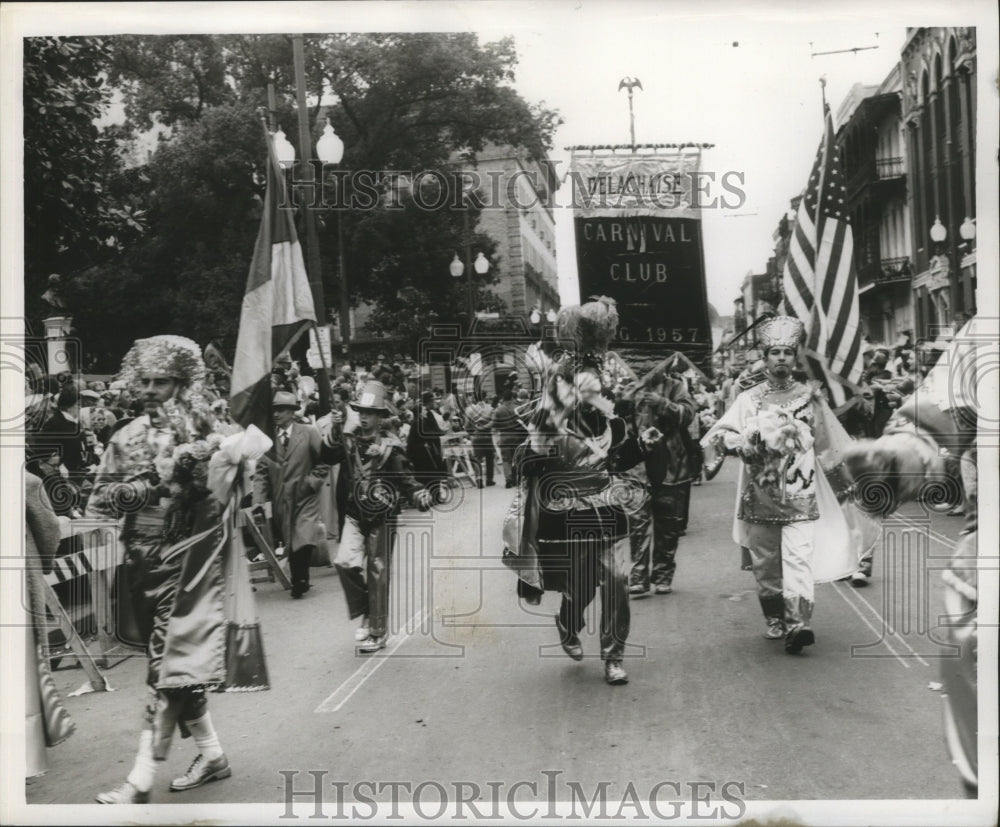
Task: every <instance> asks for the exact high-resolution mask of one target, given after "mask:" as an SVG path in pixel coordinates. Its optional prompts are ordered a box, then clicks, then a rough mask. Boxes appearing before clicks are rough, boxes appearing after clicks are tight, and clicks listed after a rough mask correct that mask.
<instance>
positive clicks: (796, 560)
mask: <svg viewBox="0 0 1000 827" xmlns="http://www.w3.org/2000/svg"><path fill="white" fill-rule="evenodd" d="M758 336H759V338H760V341H761V342H762V346H763V349H764V354H765V355H764V362H765V372H766V380H765V381H764V382H762V383H761V384H759V385H757V386H755V387H753V388H751V389H750V390H747V391H744V392H743V393H741V394H740V395H739V396H738V397H737V399H736V402H735V403H734V404H733V406H732V407H731V408H730V409H729V410H728V411H726V413H725V414H724V415H723V416H722V418H721V419H719V421H718V422H717V423H716V424H715V425H714V426H713V427H712V428H711V430H710V431H709V432H708V434H706V436H705V438H704V440H703V442H704V443H705V444H707V443H709V442H715V443H716V445H717V448H718V447H724V449H726V450H728V451H730V452H733V453H736V454H737V455H738V456H740V458H741V459H742V460H743V467H742V468H741V469H740V470H741V473H740V478H739V483H738V495H737V497H738V499H737V512H736V521H735V527H734V536H733V539H734V540H735V541H736V542H737V543H738V544H739V545H741V546H744V547H746V548H749V550H750V555H751V559H752V565H753V573H754V577H755V578H756V580H757V590H758V597H759V598H760V605H761V609H762V610H763V612H764V617H765V618H766V620H767V631H766V632H765V636H766V637H768V638H769V639H772V640H780V639H782V638H784V640H785V651H787V652H789V653H790V654H796V653H798V652H801V651H802V648H803V647H804V646H809V645H811V644H812V643H814V642H815V639H816V636H815V633H814V631H813V628H812V615H813V606H814V602H815V597H814V586H815V583H817V582H823V581H826V580H839V579H841V578H844V577H847V576H849V575H850V574H851V573H852V572H854V571H856V570H857V567H858V561H859V560H860V559H861V558H862V556H864V554H865V553H866V551H867V550H868V548H869V547H870V546H871V545H873V544H874V542H875V541H876V540H877V538H878V536H879V527H878V525H877V524H875V522H874V521H873V520H872V519H871V518H870V517H868V516H867V515H865V514H862V513H861V512H860V511H858V509H857V508H855V507H853V506H852V505H850V504H845V505H844V506H843V507H841V506H840V505H839V504H838V500H837V494H835V493H834V489H833V488H832V487H831V481H832V483H833V484H834V486H835V487H836V489H837V492H838V493H839V494H840V495H841V496H844V495H846V491H847V488H848V484H847V481H846V471H845V470H844V468H843V464H842V460H843V451H844V450H845V449H846V448H847V447H848V446H849V445H850V444H851V439H850V437H848V436H847V433H846V432H845V431H844V429H843V427H842V426H841V425H840V423H839V422H838V421H837V419H836V417H835V416H834V414H833V412H832V411H831V410H830V407H829V406H828V405H827V403H826V401H825V399H824V397H823V396H822V394H821V393H819V391H818V390H817V389H816V388H813V387H811V386H809V385H805V384H802V383H800V382H797V381H795V380H794V379H793V378H792V370H793V369H794V367H795V365H796V360H797V358H798V354H799V350H800V348H801V345H802V340H803V325H802V323H801V322H800V321H799V320H798V319H794V318H792V317H789V316H776V317H774V318H772V319H769V320H768V321H767V322H765V323H764V324H762V325H761V326H760V328H759V333H758ZM827 475H829V476H830V480H828V479H827Z"/></svg>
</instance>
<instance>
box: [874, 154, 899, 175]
mask: <svg viewBox="0 0 1000 827" xmlns="http://www.w3.org/2000/svg"><path fill="white" fill-rule="evenodd" d="M875 172H876V174H877V175H878V178H879V180H880V181H885V180H887V179H889V178H901V177H902V176H903V175H904V174H905V169H904V167H903V159H902V158H876V159H875Z"/></svg>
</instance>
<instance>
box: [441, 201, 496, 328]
mask: <svg viewBox="0 0 1000 827" xmlns="http://www.w3.org/2000/svg"><path fill="white" fill-rule="evenodd" d="M463 200H464V201H466V204H465V210H464V211H463V213H462V240H463V242H464V244H465V262H464V263H463V262H462V260H461V259H460V258H459V257H458V253H457V252H456V253H455V257H454V258H453V259H452V260H451V264H450V265H448V272H450V273H451V275H452V276H453V277H454V278H456V279H460V278H462V274H463V273H464V274H467V282H466V288H467V292H468V295H467V297H466V300H467V302H468V313H469V330H470V331H471V330H472V326H473V325H474V324H475V321H476V286H475V283H474V282H473V280H472V272H473V270H475V272H476V273H477V274H478V275H480V276H485V275H486V274H487V273H488V272H489V271H490V262H489V259H487V258H486V256H484V255H483V252H482V250H480V251H479V254H478V255H477V256H476V260H475V262H473V261H472V246H471V245H472V239H471V238H470V230H469V206H468V193H467V192H466V193H464V194H463Z"/></svg>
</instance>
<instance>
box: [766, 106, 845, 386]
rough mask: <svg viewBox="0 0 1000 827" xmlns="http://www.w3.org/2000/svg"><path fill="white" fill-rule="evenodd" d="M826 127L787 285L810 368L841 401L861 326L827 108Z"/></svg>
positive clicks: (787, 268) (787, 299)
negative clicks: (801, 324)
mask: <svg viewBox="0 0 1000 827" xmlns="http://www.w3.org/2000/svg"><path fill="white" fill-rule="evenodd" d="M823 126H824V129H823V138H822V140H821V141H820V146H819V150H818V151H817V153H816V160H815V162H814V164H813V168H812V171H811V173H810V175H809V181H808V183H807V185H806V189H805V192H804V194H803V196H802V201H801V202H800V204H799V209H798V212H797V214H796V220H795V229H794V231H793V233H792V239H791V242H790V244H789V250H788V256H787V258H786V262H785V270H784V273H783V278H782V285H783V287H784V291H785V308H786V312H788V313H789V314H790V315H794V316H796V317H797V318H799V319H801V320H802V321H803V322H804V323H805V325H806V347H805V352H804V353H803V362H804V366H805V369H806V372H807V373H808V374H809V376H810V378H813V379H818V380H820V381H822V382H823V383H824V384H825V385H826V386H827V387H828V388H829V390H830V393H831V396H832V397H833V400H834V404H835V405H839V404H841V403H842V402H843V401H844V400H845V399H846V398H847V397H848V396H849V395H850V394H851V393H852V391H853V389H854V388H855V387H856V385H857V382H858V381H859V380H860V377H861V327H860V313H859V307H858V285H857V273H856V272H855V268H854V239H853V232H852V229H851V225H850V222H849V221H848V218H847V214H846V190H845V187H844V184H843V173H842V170H841V168H840V158H839V150H838V149H837V147H836V144H835V142H834V130H833V117H832V115H831V113H830V109H829V107H826V108H825V112H824V124H823Z"/></svg>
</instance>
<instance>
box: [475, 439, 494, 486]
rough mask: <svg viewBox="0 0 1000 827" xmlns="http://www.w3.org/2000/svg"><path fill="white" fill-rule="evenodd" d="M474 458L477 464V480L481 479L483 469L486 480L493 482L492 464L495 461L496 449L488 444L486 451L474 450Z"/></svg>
mask: <svg viewBox="0 0 1000 827" xmlns="http://www.w3.org/2000/svg"><path fill="white" fill-rule="evenodd" d="M476 460H477V462H478V464H479V481H480V482H482V481H483V471H484V470H485V472H486V482H487V483H492V482H493V473H494V464H495V463H496V451H494V450H493V446H490V449H489V450H488V451H486V450H482V451H476Z"/></svg>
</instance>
